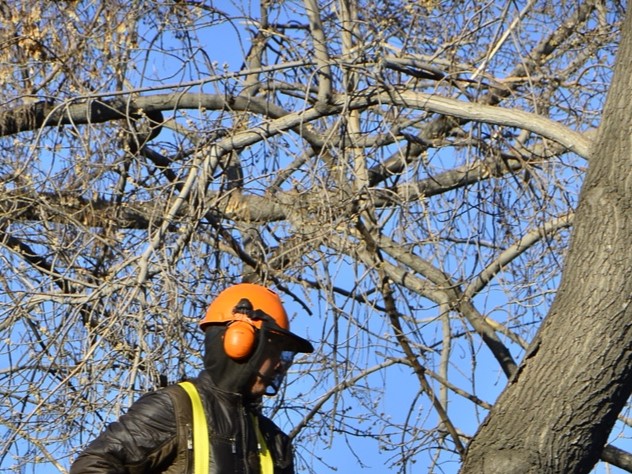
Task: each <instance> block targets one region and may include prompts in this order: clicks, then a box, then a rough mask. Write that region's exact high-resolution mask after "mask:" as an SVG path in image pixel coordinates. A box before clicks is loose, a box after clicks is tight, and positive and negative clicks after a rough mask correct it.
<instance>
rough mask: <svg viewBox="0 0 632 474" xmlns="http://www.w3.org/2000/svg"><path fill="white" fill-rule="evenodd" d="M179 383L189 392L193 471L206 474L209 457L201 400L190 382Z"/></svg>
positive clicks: (196, 473)
mask: <svg viewBox="0 0 632 474" xmlns="http://www.w3.org/2000/svg"><path fill="white" fill-rule="evenodd" d="M179 385H180V386H181V387H182V388H183V389H184V390H185V391H186V392H187V393H188V394H189V398H190V399H191V407H192V408H193V472H194V473H195V474H208V464H209V459H210V458H209V447H208V428H207V426H206V416H205V415H204V407H203V406H202V400H201V399H200V394H199V393H198V391H197V388H195V385H193V384H192V383H191V382H180V384H179Z"/></svg>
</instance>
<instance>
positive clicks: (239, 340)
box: [224, 320, 257, 360]
mask: <svg viewBox="0 0 632 474" xmlns="http://www.w3.org/2000/svg"><path fill="white" fill-rule="evenodd" d="M256 338H257V335H256V332H255V327H254V326H253V324H252V323H251V322H250V321H245V320H237V321H233V322H231V323H230V324H229V325H228V327H227V328H226V333H225V334H224V352H226V355H227V356H228V357H230V358H231V359H234V360H243V359H245V358H247V357H249V356H250V354H252V351H253V350H254V348H255V339H256Z"/></svg>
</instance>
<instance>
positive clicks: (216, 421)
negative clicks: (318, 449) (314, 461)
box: [70, 371, 294, 474]
mask: <svg viewBox="0 0 632 474" xmlns="http://www.w3.org/2000/svg"><path fill="white" fill-rule="evenodd" d="M192 382H193V383H194V384H195V386H196V387H197V389H198V392H199V393H200V397H201V399H202V404H203V406H204V411H205V412H206V419H207V424H208V430H209V442H210V446H209V451H210V456H209V457H210V459H209V474H232V473H235V474H259V472H260V469H259V452H258V443H257V439H256V432H255V428H254V426H253V421H252V415H253V414H255V415H256V416H257V417H259V426H260V429H261V432H262V433H263V436H264V438H265V440H266V444H267V446H268V449H269V450H270V451H271V453H272V457H273V459H274V465H275V469H274V472H275V474H294V460H293V455H292V448H291V445H290V442H289V439H288V437H287V436H286V435H285V434H284V433H283V432H282V431H281V430H280V429H279V428H278V427H277V426H276V425H275V424H274V423H273V422H272V421H271V420H270V419H268V418H266V417H264V416H263V415H261V413H260V412H258V410H257V409H255V408H251V407H248V406H247V404H244V401H243V400H242V397H241V395H238V394H235V393H230V392H226V391H222V390H220V389H219V388H217V387H216V386H215V384H214V383H213V381H212V380H211V377H210V375H209V373H208V372H207V371H203V372H202V373H201V374H200V376H199V377H198V378H197V379H194V380H192ZM176 416H177V414H176V413H174V404H173V402H172V399H171V397H170V396H169V394H168V393H167V391H166V390H158V391H155V392H151V393H148V394H146V395H144V396H143V397H141V398H140V399H139V400H138V401H137V402H135V403H134V404H133V405H132V406H131V407H130V409H129V411H128V412H127V413H126V414H125V415H123V416H121V417H120V418H119V420H118V421H116V422H114V423H112V424H110V425H109V426H108V427H107V428H106V430H105V431H104V432H103V433H102V434H101V435H100V436H99V437H97V438H96V439H95V440H94V441H93V442H92V443H91V444H90V445H89V446H88V447H87V448H86V449H85V450H84V451H83V452H82V453H81V454H80V455H79V457H78V458H77V459H76V461H75V462H74V463H73V465H72V467H71V469H70V474H140V473H170V474H175V473H182V474H185V473H192V472H193V471H192V456H186V455H185V453H186V449H185V447H183V446H180V445H181V444H182V443H181V442H179V441H178V436H177V425H176V419H177V418H176Z"/></svg>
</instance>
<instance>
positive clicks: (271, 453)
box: [70, 283, 313, 474]
mask: <svg viewBox="0 0 632 474" xmlns="http://www.w3.org/2000/svg"><path fill="white" fill-rule="evenodd" d="M200 328H201V329H202V330H203V331H204V346H205V347H204V348H205V351H204V369H203V370H202V372H201V373H200V375H199V376H198V377H197V378H195V379H192V380H190V383H191V384H192V386H193V387H194V392H196V393H197V394H198V396H199V399H198V400H200V401H201V405H200V406H201V408H203V415H202V422H201V423H199V426H202V425H203V421H204V420H205V421H206V429H207V431H206V433H207V436H206V438H207V439H206V441H204V440H202V445H201V446H202V447H204V442H206V449H207V451H208V454H203V457H205V458H206V459H204V460H203V462H202V465H203V469H201V470H199V469H198V467H199V466H198V464H197V463H198V462H199V457H200V456H199V454H200V453H206V451H203V449H202V447H200V448H198V446H200V445H198V444H197V443H199V442H200V441H201V439H202V438H203V437H204V436H201V435H200V436H199V437H198V438H199V439H193V440H191V436H189V437H188V438H187V442H186V443H185V442H184V441H183V438H182V436H181V435H179V433H182V429H181V426H182V425H183V423H185V424H186V426H187V428H188V432H189V433H190V432H191V429H190V427H191V425H193V432H194V434H197V431H196V429H197V428H199V426H197V425H196V423H197V418H195V417H194V418H195V419H194V420H184V421H182V420H181V421H180V422H178V419H179V417H180V418H182V413H176V411H182V412H184V410H180V409H179V408H177V407H179V406H185V405H182V404H181V403H180V402H177V400H178V399H179V400H182V398H183V396H182V394H183V393H184V391H183V390H182V389H180V388H179V386H178V385H174V386H172V387H167V388H163V389H159V390H156V391H153V392H150V393H148V394H145V395H144V396H142V397H141V398H140V399H139V400H138V401H136V402H135V403H134V404H133V405H132V406H131V407H130V408H129V410H128V412H127V413H126V414H124V415H122V416H121V417H120V418H119V419H118V421H116V422H114V423H112V424H110V425H109V426H108V427H107V428H106V429H105V431H104V432H103V433H101V435H100V436H98V437H97V438H96V439H95V440H94V441H92V443H90V444H89V445H88V447H87V448H86V449H85V450H84V451H83V452H81V453H80V454H79V456H78V457H77V459H76V460H75V462H74V463H73V464H72V466H71V469H70V474H97V473H107V474H124V473H125V474H128V473H129V474H131V473H134V474H136V473H183V474H184V473H192V474H197V472H198V471H199V472H208V473H209V474H225V473H243V474H249V473H256V474H265V473H270V474H272V473H274V474H293V473H294V456H293V452H292V446H291V443H290V440H289V438H288V436H287V435H286V434H285V433H283V432H282V431H281V430H280V429H279V428H278V427H277V426H276V425H275V424H274V423H273V422H272V421H271V420H270V419H269V418H267V417H265V416H263V415H262V413H261V402H262V397H263V396H264V395H275V394H276V393H277V391H278V390H279V387H280V384H281V382H282V381H283V377H284V376H285V374H286V371H287V369H288V367H289V365H290V363H291V361H292V358H293V355H294V354H296V353H298V352H302V353H309V352H312V351H313V346H312V344H311V343H310V342H309V341H307V340H305V339H303V338H302V337H299V336H298V335H296V334H294V333H292V332H290V330H289V321H288V317H287V314H286V312H285V309H284V308H283V305H282V303H281V299H280V298H279V296H278V295H277V294H276V293H275V292H273V291H272V290H270V289H268V288H266V287H263V286H260V285H255V284H251V283H242V284H238V285H235V286H231V287H228V288H227V289H225V290H224V291H222V292H221V293H220V294H219V295H218V296H217V297H216V299H215V300H214V301H213V302H212V303H211V305H210V306H209V308H208V310H207V312H206V315H205V317H204V318H203V319H202V321H201V322H200ZM174 387H175V388H174ZM178 390H179V393H180V395H179V396H178V397H176V398H175V399H174V392H175V391H178ZM187 392H189V390H187ZM184 396H185V398H186V400H189V398H187V396H186V394H185V395H184ZM190 397H191V400H193V399H194V395H191V396H190ZM186 406H190V404H189V405H186ZM188 410H189V413H190V410H191V408H188ZM187 422H188V423H187ZM184 444H186V446H184ZM195 450H198V452H197V454H198V457H197V458H196V457H195V455H196V453H195V452H193V451H195Z"/></svg>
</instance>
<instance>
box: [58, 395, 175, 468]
mask: <svg viewBox="0 0 632 474" xmlns="http://www.w3.org/2000/svg"><path fill="white" fill-rule="evenodd" d="M177 443H178V438H177V425H176V417H175V414H174V407H173V403H172V401H171V399H170V397H169V395H168V394H167V393H165V392H164V391H157V392H151V393H149V394H147V395H144V396H143V397H141V398H140V399H139V400H138V401H137V402H135V403H134V404H133V405H132V406H131V407H130V409H129V411H128V412H127V413H126V414H125V415H123V416H121V417H120V418H119V419H118V421H116V422H114V423H112V424H110V425H109V426H108V427H107V428H106V429H105V431H103V432H102V433H101V434H100V435H99V436H98V437H97V438H96V439H95V440H94V441H92V443H90V444H89V445H88V447H87V448H86V449H85V450H84V451H83V452H81V453H80V454H79V456H78V457H77V459H76V460H75V462H74V463H73V464H72V466H71V468H70V474H140V473H149V472H160V471H161V470H163V469H164V467H165V466H167V465H169V464H170V463H171V462H173V459H174V458H175V456H176V454H177Z"/></svg>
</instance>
